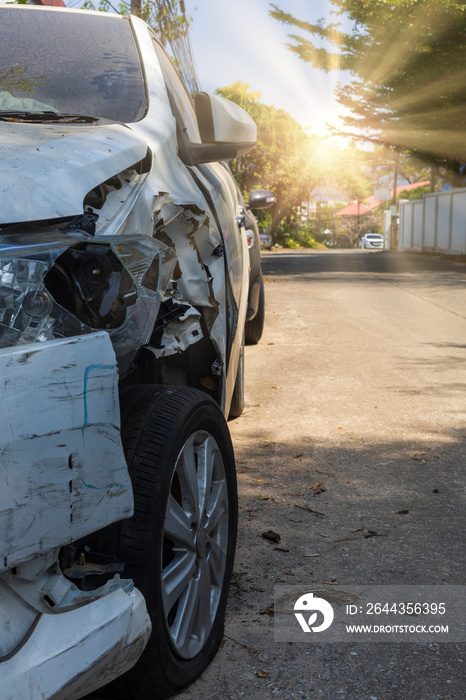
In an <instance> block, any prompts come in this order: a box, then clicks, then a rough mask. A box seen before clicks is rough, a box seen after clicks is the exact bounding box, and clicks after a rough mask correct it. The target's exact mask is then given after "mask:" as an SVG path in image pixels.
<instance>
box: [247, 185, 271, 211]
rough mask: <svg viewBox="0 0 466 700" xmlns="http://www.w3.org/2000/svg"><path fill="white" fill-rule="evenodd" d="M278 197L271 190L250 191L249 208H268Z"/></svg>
mask: <svg viewBox="0 0 466 700" xmlns="http://www.w3.org/2000/svg"><path fill="white" fill-rule="evenodd" d="M276 201H277V199H276V197H275V195H274V194H272V192H269V190H251V192H250V193H249V204H248V207H249V209H268V208H269V207H271V206H273V205H274V204H275V203H276Z"/></svg>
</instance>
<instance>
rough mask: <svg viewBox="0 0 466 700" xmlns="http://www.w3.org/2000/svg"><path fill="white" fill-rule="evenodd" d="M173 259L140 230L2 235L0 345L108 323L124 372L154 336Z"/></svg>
mask: <svg viewBox="0 0 466 700" xmlns="http://www.w3.org/2000/svg"><path fill="white" fill-rule="evenodd" d="M175 262H176V260H175V256H174V253H173V251H172V250H171V249H169V248H167V247H166V246H164V245H163V244H162V243H159V242H158V241H155V240H153V239H148V238H146V237H142V236H141V237H139V236H134V237H121V238H118V237H115V238H112V239H110V238H109V237H106V238H103V237H102V238H101V239H96V238H93V239H92V240H89V237H88V236H86V235H80V234H79V233H78V232H77V233H76V234H74V233H73V234H72V235H66V234H63V232H61V231H59V230H58V229H57V230H55V231H49V232H47V233H38V234H37V235H33V234H32V235H31V234H29V233H28V234H22V233H15V234H10V235H9V236H3V237H1V238H0V347H2V348H4V347H10V346H13V345H19V344H26V343H37V342H44V341H47V340H52V339H54V338H62V337H69V336H73V335H80V334H83V333H91V332H92V331H94V330H107V331H108V333H109V335H110V337H111V339H112V343H113V346H114V348H115V352H116V355H117V359H118V362H119V367H120V372H123V373H124V372H125V371H126V370H127V369H128V368H129V366H130V364H131V362H132V360H133V358H134V356H135V354H136V352H137V351H138V350H139V348H140V347H142V346H143V345H145V344H146V343H147V342H148V340H149V338H150V336H151V333H152V330H153V326H154V323H155V319H156V317H157V313H158V309H159V306H160V301H161V298H162V296H163V293H164V291H165V288H166V286H167V285H168V282H169V280H170V277H171V273H172V271H173V268H174V265H175Z"/></svg>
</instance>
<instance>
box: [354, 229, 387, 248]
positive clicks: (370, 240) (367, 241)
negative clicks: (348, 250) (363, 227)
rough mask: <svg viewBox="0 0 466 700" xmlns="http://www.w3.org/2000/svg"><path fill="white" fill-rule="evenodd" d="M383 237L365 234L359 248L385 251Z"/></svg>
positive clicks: (378, 234) (376, 234)
mask: <svg viewBox="0 0 466 700" xmlns="http://www.w3.org/2000/svg"><path fill="white" fill-rule="evenodd" d="M383 243H384V241H383V236H382V234H380V233H365V234H364V236H363V237H362V238H361V240H360V241H359V247H360V248H362V249H364V250H365V249H366V248H369V249H372V250H383Z"/></svg>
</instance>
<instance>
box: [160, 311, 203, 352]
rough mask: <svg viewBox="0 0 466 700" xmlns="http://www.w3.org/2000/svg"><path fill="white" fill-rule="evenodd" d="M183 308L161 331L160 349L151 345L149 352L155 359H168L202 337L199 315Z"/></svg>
mask: <svg viewBox="0 0 466 700" xmlns="http://www.w3.org/2000/svg"><path fill="white" fill-rule="evenodd" d="M182 306H183V310H184V312H183V314H182V315H181V316H177V317H176V318H174V319H173V320H172V321H170V322H169V323H168V324H167V325H166V326H165V327H164V329H163V333H162V338H161V340H160V347H154V345H153V344H152V345H151V346H150V347H149V350H150V351H151V352H152V353H153V354H154V355H155V357H157V358H161V357H168V356H170V355H175V354H178V353H181V352H183V351H184V350H186V349H187V348H188V347H189V346H190V345H194V344H195V343H198V342H199V341H200V340H202V338H203V337H204V334H203V332H202V328H201V324H200V323H199V319H200V318H201V314H200V313H199V312H198V311H196V309H194V308H193V307H188V308H186V306H185V305H182Z"/></svg>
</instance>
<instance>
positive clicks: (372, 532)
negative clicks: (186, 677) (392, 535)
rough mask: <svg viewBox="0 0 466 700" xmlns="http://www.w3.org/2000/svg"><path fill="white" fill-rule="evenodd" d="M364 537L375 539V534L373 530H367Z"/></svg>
mask: <svg viewBox="0 0 466 700" xmlns="http://www.w3.org/2000/svg"><path fill="white" fill-rule="evenodd" d="M364 537H366V538H367V537H377V533H376V532H375V530H368V531H367V532H366V534H365V535H364Z"/></svg>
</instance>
